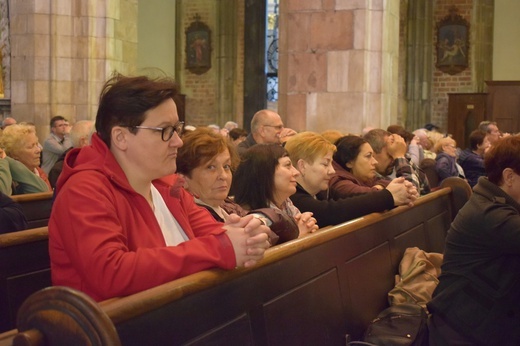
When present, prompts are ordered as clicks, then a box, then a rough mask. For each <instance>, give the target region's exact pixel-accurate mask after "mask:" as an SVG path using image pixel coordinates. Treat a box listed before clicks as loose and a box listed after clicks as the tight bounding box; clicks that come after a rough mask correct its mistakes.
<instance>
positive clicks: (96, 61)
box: [10, 0, 137, 141]
mask: <svg viewBox="0 0 520 346" xmlns="http://www.w3.org/2000/svg"><path fill="white" fill-rule="evenodd" d="M10 5H11V7H10V18H11V86H12V99H11V108H12V116H13V117H14V118H16V119H17V120H18V121H28V122H33V123H34V124H35V125H36V128H37V131H38V136H39V138H40V140H42V141H43V139H44V138H45V137H46V136H47V134H48V132H49V124H48V123H49V120H50V119H51V117H53V116H55V115H62V116H64V117H66V118H68V119H69V120H70V121H71V122H75V121H76V120H81V119H94V118H95V115H96V111H97V103H98V98H99V93H100V90H101V87H102V85H103V83H104V82H105V80H106V79H107V77H108V76H109V75H110V74H111V73H112V72H113V71H118V72H121V73H129V72H130V71H132V70H134V69H135V63H136V57H137V54H136V53H137V28H136V23H137V0H105V1H90V0H75V1H70V0H26V1H11V2H10Z"/></svg>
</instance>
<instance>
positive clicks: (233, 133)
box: [229, 127, 247, 141]
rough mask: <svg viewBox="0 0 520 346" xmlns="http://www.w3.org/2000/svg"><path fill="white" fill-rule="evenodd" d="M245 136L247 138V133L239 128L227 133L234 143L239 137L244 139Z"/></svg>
mask: <svg viewBox="0 0 520 346" xmlns="http://www.w3.org/2000/svg"><path fill="white" fill-rule="evenodd" d="M246 136H247V131H246V130H244V129H241V128H239V127H236V128H234V129H231V130H230V131H229V137H231V139H232V140H234V141H236V140H237V139H239V138H240V137H246Z"/></svg>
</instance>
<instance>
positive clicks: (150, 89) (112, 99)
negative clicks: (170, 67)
mask: <svg viewBox="0 0 520 346" xmlns="http://www.w3.org/2000/svg"><path fill="white" fill-rule="evenodd" d="M178 93H179V90H178V88H177V84H176V83H175V82H174V81H173V80H172V79H171V78H167V77H163V78H154V79H152V78H149V77H147V76H137V77H126V76H123V75H122V74H119V73H116V74H115V75H114V76H113V77H111V78H110V79H109V80H108V81H107V82H106V83H105V85H104V86H103V90H102V91H101V95H100V98H99V108H98V111H97V115H96V131H97V133H98V135H99V137H100V138H101V139H102V140H103V142H105V144H106V145H107V146H108V147H109V148H110V132H111V130H112V128H113V127H114V126H126V127H129V128H131V127H133V126H138V125H140V124H141V123H142V122H143V121H144V119H145V113H146V112H147V111H148V110H150V109H153V108H155V107H157V106H159V105H160V104H161V103H162V102H164V101H165V100H167V99H170V98H171V99H174V96H176V95H177V94H178ZM130 131H136V130H135V129H131V130H130Z"/></svg>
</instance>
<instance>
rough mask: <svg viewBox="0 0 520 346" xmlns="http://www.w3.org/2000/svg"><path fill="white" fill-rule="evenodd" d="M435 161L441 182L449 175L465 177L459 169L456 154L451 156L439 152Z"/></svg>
mask: <svg viewBox="0 0 520 346" xmlns="http://www.w3.org/2000/svg"><path fill="white" fill-rule="evenodd" d="M435 161H436V162H435V170H436V171H437V174H438V175H439V183H440V182H441V181H443V180H444V179H446V178H448V177H461V178H464V176H461V175H460V172H459V170H458V169H457V162H456V159H455V157H454V156H450V155H448V154H446V153H438V154H437V156H436V157H435Z"/></svg>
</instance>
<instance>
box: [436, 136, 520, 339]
mask: <svg viewBox="0 0 520 346" xmlns="http://www.w3.org/2000/svg"><path fill="white" fill-rule="evenodd" d="M484 167H485V169H486V174H487V177H480V178H479V180H478V183H477V185H476V186H475V187H474V188H473V194H472V195H471V197H470V199H469V201H468V202H467V203H466V204H465V205H464V207H463V208H462V209H461V210H460V211H459V212H458V214H457V216H456V218H455V220H454V221H453V223H452V224H451V227H450V229H449V231H448V235H447V237H446V247H445V250H444V260H443V264H442V274H441V275H440V277H439V285H438V286H437V288H436V290H435V292H434V293H433V300H432V301H431V302H430V303H429V304H428V310H429V311H430V312H431V313H432V319H431V321H430V326H429V327H430V328H429V333H430V345H448V344H449V345H520V329H519V328H518V325H519V323H520V305H519V302H520V275H519V273H520V137H519V136H510V137H507V138H504V139H502V140H501V141H499V142H497V143H496V144H495V145H494V146H492V147H491V149H490V150H489V151H488V152H487V153H486V155H485V158H484Z"/></svg>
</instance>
